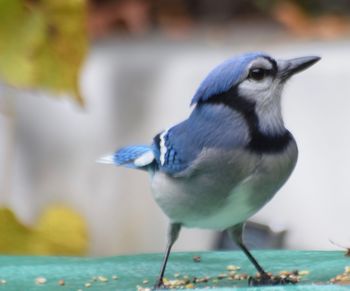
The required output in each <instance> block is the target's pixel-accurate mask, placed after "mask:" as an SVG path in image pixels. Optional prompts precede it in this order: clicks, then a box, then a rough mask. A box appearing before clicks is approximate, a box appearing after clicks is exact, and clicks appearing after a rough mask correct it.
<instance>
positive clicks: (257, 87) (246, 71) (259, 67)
mask: <svg viewBox="0 0 350 291" xmlns="http://www.w3.org/2000/svg"><path fill="white" fill-rule="evenodd" d="M319 59H320V57H316V56H307V57H300V58H295V59H288V60H275V59H274V58H272V57H270V56H269V55H267V54H265V53H260V52H255V53H247V54H243V55H240V56H238V57H234V58H231V59H229V60H227V61H225V62H223V63H222V64H220V65H218V66H217V67H216V68H214V69H213V70H212V71H211V72H210V73H209V75H208V76H207V77H206V78H205V79H204V80H203V82H202V83H201V85H200V86H199V88H198V90H197V92H196V93H195V95H194V97H193V99H192V103H191V104H196V103H197V104H200V103H216V104H220V103H223V104H225V105H229V106H232V107H237V109H238V110H241V111H245V110H250V111H251V110H254V113H255V114H256V115H257V117H258V120H259V126H260V127H261V128H260V129H261V130H262V131H265V132H267V133H269V132H270V133H276V132H274V131H278V130H279V127H280V128H282V127H283V121H282V117H281V110H280V97H281V93H282V89H283V87H284V84H285V82H286V81H287V80H288V79H289V78H290V77H291V76H293V75H294V74H296V73H298V72H301V71H303V70H305V69H307V68H308V67H310V66H311V65H313V64H314V63H316V62H317V61H318V60H319Z"/></svg>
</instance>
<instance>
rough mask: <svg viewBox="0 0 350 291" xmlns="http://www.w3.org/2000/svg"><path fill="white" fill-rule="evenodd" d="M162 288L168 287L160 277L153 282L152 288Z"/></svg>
mask: <svg viewBox="0 0 350 291" xmlns="http://www.w3.org/2000/svg"><path fill="white" fill-rule="evenodd" d="M163 289H168V288H167V287H166V286H165V285H164V283H163V280H162V279H160V280H158V281H157V283H156V284H154V286H153V288H152V290H163Z"/></svg>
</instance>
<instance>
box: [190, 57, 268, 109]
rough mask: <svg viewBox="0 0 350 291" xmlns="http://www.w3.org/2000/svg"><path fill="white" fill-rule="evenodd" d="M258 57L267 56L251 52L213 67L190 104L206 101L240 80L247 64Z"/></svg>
mask: <svg viewBox="0 0 350 291" xmlns="http://www.w3.org/2000/svg"><path fill="white" fill-rule="evenodd" d="M258 57H268V56H267V55H266V54H265V53H262V52H252V53H247V54H244V55H240V56H237V57H233V58H231V59H229V60H227V61H225V62H223V63H221V64H220V65H218V66H217V67H215V68H214V69H213V70H212V71H211V72H210V73H209V74H208V75H207V77H206V78H205V79H204V80H203V81H202V83H201V84H200V86H199V88H198V90H197V91H196V93H195V95H194V96H193V98H192V101H191V105H192V104H195V103H198V102H200V101H206V100H208V99H209V98H210V97H211V96H214V95H217V94H220V93H223V92H226V91H228V90H229V89H230V88H232V87H233V86H235V85H237V84H238V83H239V82H240V81H242V73H243V72H244V71H245V70H246V67H247V65H248V64H249V63H250V62H251V61H252V60H254V59H256V58H258Z"/></svg>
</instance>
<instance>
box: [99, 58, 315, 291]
mask: <svg viewBox="0 0 350 291" xmlns="http://www.w3.org/2000/svg"><path fill="white" fill-rule="evenodd" d="M319 60H320V57H318V56H304V57H298V58H292V59H274V58H273V57H271V56H270V55H268V54H267V53H264V52H249V53H244V54H241V55H237V56H233V57H232V58H230V59H228V60H226V61H224V62H222V63H221V64H219V65H218V66H216V67H214V69H212V70H211V71H210V72H209V74H208V75H207V77H205V78H204V80H203V81H202V82H201V83H200V85H199V87H198V89H197V91H196V92H195V94H194V96H193V98H192V101H191V106H192V107H193V110H192V112H191V113H190V115H189V117H188V118H187V119H186V120H184V121H182V122H180V123H178V124H176V125H175V126H173V127H170V128H167V129H164V130H162V131H160V132H159V133H158V134H157V135H155V137H154V138H153V140H152V141H151V142H150V143H149V144H145V145H132V146H126V147H123V148H121V149H119V150H117V151H116V152H115V153H113V154H111V155H107V156H103V157H102V158H101V159H100V160H99V162H101V163H107V164H114V165H117V166H123V167H127V168H132V169H140V170H144V171H147V172H148V173H149V176H150V181H151V182H150V184H151V189H152V194H153V197H154V199H155V201H156V203H157V204H158V205H159V206H160V208H161V209H162V211H163V212H164V213H165V214H166V216H167V217H168V218H169V229H168V236H167V246H166V250H165V252H164V258H163V263H162V265H161V269H160V274H159V277H158V278H157V281H156V283H155V289H159V288H162V287H164V282H163V278H164V273H165V270H166V265H167V261H168V258H169V255H170V252H171V249H172V246H173V245H174V243H175V241H176V240H177V238H178V236H179V233H180V230H181V228H182V227H187V228H203V229H214V230H222V231H224V230H226V231H227V232H228V234H229V236H230V237H231V238H232V240H233V241H234V242H235V243H236V244H237V245H238V247H239V248H240V249H241V250H242V251H243V253H244V254H245V255H246V256H247V258H248V259H249V261H250V262H251V263H252V264H253V265H254V267H255V268H256V270H257V272H258V273H260V279H259V281H257V280H254V279H252V280H250V282H249V284H250V285H273V284H284V283H286V280H284V281H283V280H280V281H278V282H276V278H274V277H272V276H271V275H270V274H269V273H268V272H266V271H265V269H264V268H263V267H262V266H261V265H260V263H258V261H257V259H256V258H255V257H254V256H253V255H252V254H251V252H250V251H249V250H248V248H247V247H246V246H245V244H244V241H243V231H244V226H245V223H246V221H247V220H248V219H249V218H250V217H251V216H252V215H253V214H255V213H256V212H257V211H258V210H259V209H261V208H262V207H263V206H264V205H265V204H266V203H267V202H269V201H270V200H271V198H272V197H273V196H274V195H275V194H276V192H277V191H278V190H279V189H280V188H281V187H282V186H283V185H284V184H285V182H286V181H287V180H288V178H289V177H290V175H291V173H292V172H293V170H294V167H295V165H296V162H297V158H298V148H297V144H296V141H295V139H294V137H293V135H292V134H291V133H290V132H289V131H288V130H287V129H286V127H285V124H284V121H283V117H282V111H281V96H282V91H283V88H284V85H285V84H286V82H287V81H288V80H289V79H290V77H292V76H293V75H294V74H296V73H299V72H301V71H303V70H305V69H307V68H309V67H310V66H312V65H313V64H315V63H316V62H317V61H319Z"/></svg>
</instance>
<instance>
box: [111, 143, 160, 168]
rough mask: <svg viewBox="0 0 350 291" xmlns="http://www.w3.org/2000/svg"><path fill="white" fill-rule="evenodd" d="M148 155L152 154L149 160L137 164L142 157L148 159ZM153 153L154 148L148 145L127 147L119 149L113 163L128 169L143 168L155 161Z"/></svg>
mask: <svg viewBox="0 0 350 291" xmlns="http://www.w3.org/2000/svg"><path fill="white" fill-rule="evenodd" d="M146 153H150V154H151V155H148V156H147V158H145V160H144V161H143V160H142V161H139V162H137V160H138V159H139V158H140V159H142V157H143V156H144V157H146V155H145V154H146ZM152 157H153V151H152V148H151V147H150V146H148V145H136V146H127V147H124V148H121V149H119V150H118V151H117V152H116V153H115V154H114V155H113V161H114V163H115V164H116V165H118V166H124V167H128V168H142V167H144V166H146V165H148V164H150V163H152V161H153V158H152Z"/></svg>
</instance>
